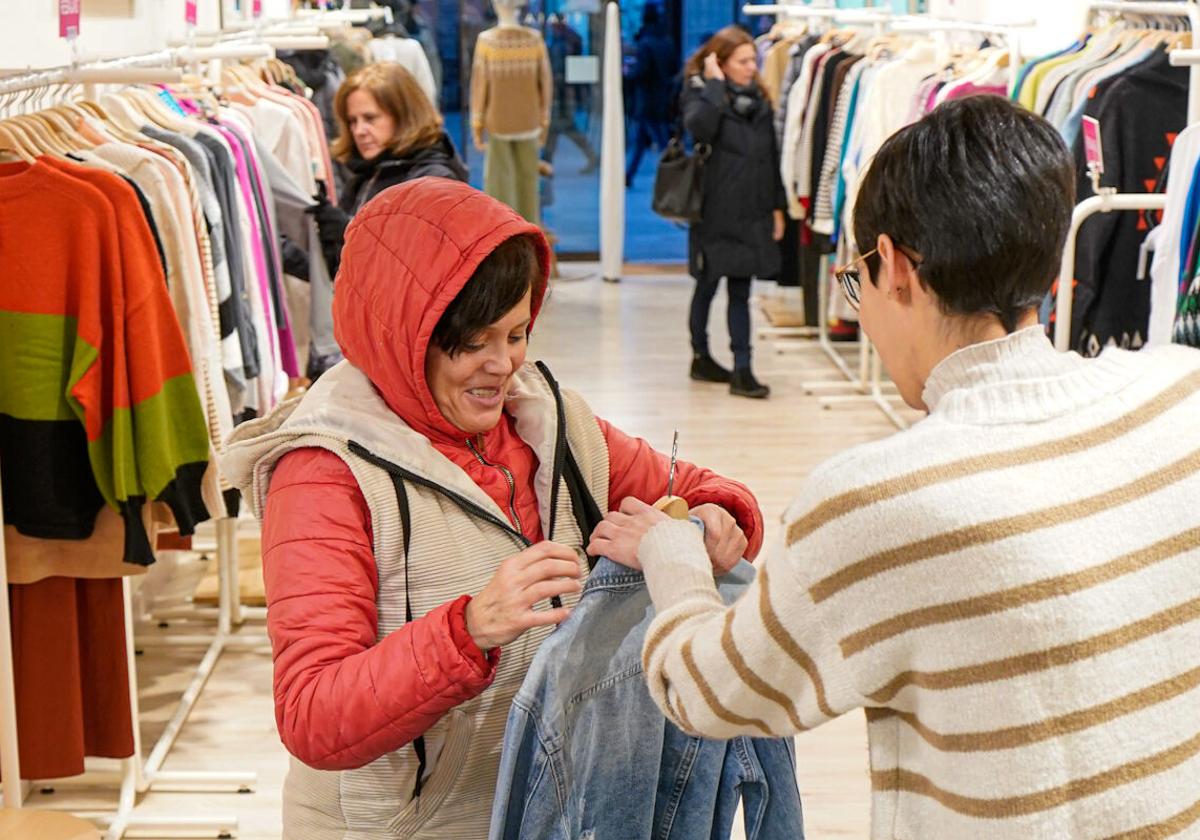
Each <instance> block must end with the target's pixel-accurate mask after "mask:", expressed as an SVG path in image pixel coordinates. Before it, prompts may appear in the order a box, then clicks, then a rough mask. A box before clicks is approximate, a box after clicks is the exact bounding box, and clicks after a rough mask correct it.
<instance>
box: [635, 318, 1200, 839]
mask: <svg viewBox="0 0 1200 840" xmlns="http://www.w3.org/2000/svg"><path fill="white" fill-rule="evenodd" d="M1198 388H1200V353H1197V352H1195V351H1194V350H1190V349H1185V348H1180V347H1169V348H1163V349H1158V350H1152V351H1146V352H1142V353H1128V352H1123V351H1115V350H1113V351H1109V352H1107V353H1105V354H1104V355H1103V356H1102V357H1101V358H1099V359H1098V360H1090V361H1085V360H1083V359H1080V358H1079V357H1078V356H1076V355H1074V354H1070V355H1064V354H1058V353H1056V352H1055V351H1054V350H1053V348H1052V347H1051V346H1050V343H1049V342H1048V341H1047V340H1046V338H1045V336H1044V335H1043V334H1042V332H1041V329H1040V328H1036V327H1035V328H1033V329H1030V330H1026V331H1024V332H1021V333H1017V334H1016V335H1013V336H1009V337H1008V338H1006V339H1002V340H1000V341H997V342H991V343H988V344H982V345H976V346H973V347H969V348H967V349H965V350H962V351H960V352H958V353H956V354H954V355H952V356H951V357H949V358H948V359H946V360H945V361H944V362H943V363H942V364H941V365H940V366H938V368H937V369H936V370H935V371H934V372H933V374H932V376H931V378H930V380H929V382H928V384H927V386H926V390H925V402H926V404H927V405H928V406H929V408H930V409H931V414H930V416H929V418H928V419H927V420H925V421H924V422H922V423H920V424H919V425H918V426H916V427H915V428H913V429H911V430H909V431H907V432H904V433H902V434H898V435H896V436H894V437H892V438H890V439H888V440H884V441H881V442H878V443H875V444H871V445H867V446H863V447H860V448H856V449H854V450H852V451H850V452H848V453H846V454H845V455H843V456H841V457H838V458H835V459H834V460H832V461H830V462H829V463H827V464H826V465H824V466H822V467H820V468H818V469H817V470H816V471H815V472H814V474H813V475H811V476H810V477H809V479H808V481H807V482H806V483H805V485H804V489H803V491H802V492H801V494H800V497H799V499H798V500H797V501H796V502H795V503H794V505H793V506H792V507H791V509H790V510H789V511H788V513H787V515H786V523H787V536H786V543H787V545H786V550H783V551H780V552H777V553H776V554H775V555H774V556H772V557H770V558H769V559H768V560H767V561H766V562H765V563H762V564H761V568H760V571H759V575H758V578H757V580H756V581H755V583H754V585H753V587H752V588H751V589H750V590H749V591H748V592H747V594H746V596H745V597H744V598H743V599H742V600H741V601H740V602H739V603H737V604H736V605H734V606H733V607H731V608H728V609H726V608H725V607H724V605H723V604H722V603H721V600H720V599H719V598H718V597H717V594H716V591H715V589H714V587H713V583H712V576H711V570H710V566H709V563H708V560H707V559H706V557H705V553H704V548H703V545H702V543H701V540H700V539H699V537H698V535H697V532H696V530H695V529H694V528H690V527H688V525H687V523H682V524H680V523H664V524H661V525H658V526H656V527H655V528H654V529H653V530H651V531H650V533H649V534H647V536H646V538H645V539H644V540H643V542H642V545H641V548H640V553H639V556H640V558H641V561H642V563H643V565H644V566H645V569H646V578H647V581H648V584H649V587H650V591H651V594H652V596H653V598H654V602H655V604H656V605H657V607H658V609H659V615H658V618H657V619H656V621H655V623H654V624H653V626H652V627H651V629H650V632H649V634H648V635H647V641H646V646H645V650H644V664H645V669H646V676H647V680H648V682H649V685H650V689H651V692H652V693H653V695H654V697H655V699H656V701H657V702H658V704H659V705H660V706H661V707H662V708H663V710H664V711H665V712H666V713H667V714H668V715H669V716H670V717H671V718H672V719H673V720H674V721H676V722H677V723H679V724H680V725H681V726H682V727H683V728H684V729H686V730H689V731H691V732H698V733H702V734H705V735H708V736H713V737H727V736H730V735H733V734H735V733H748V734H752V735H764V734H768V733H769V734H777V735H784V734H790V733H795V732H800V731H802V730H804V729H810V728H812V727H815V726H818V725H820V724H822V723H824V722H826V721H828V720H831V719H832V718H834V717H837V716H838V715H841V714H844V713H845V712H848V711H850V710H852V709H857V708H865V709H866V716H867V720H868V723H869V725H868V732H869V740H870V752H871V768H872V773H871V777H872V786H873V791H874V793H873V827H872V837H874V838H879V839H880V840H882V838H904V840H910V839H911V838H1021V840H1026V839H1027V838H1100V837H1167V836H1175V835H1178V836H1187V837H1196V836H1198V832H1200V515H1198V514H1197V511H1198V509H1200V422H1198V418H1200V394H1198V393H1197V389H1198Z"/></svg>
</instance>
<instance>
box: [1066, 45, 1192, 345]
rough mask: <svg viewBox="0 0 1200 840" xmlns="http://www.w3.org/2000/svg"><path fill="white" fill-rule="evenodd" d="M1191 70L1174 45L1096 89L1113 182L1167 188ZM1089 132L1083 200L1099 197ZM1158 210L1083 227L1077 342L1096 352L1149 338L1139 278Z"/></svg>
mask: <svg viewBox="0 0 1200 840" xmlns="http://www.w3.org/2000/svg"><path fill="white" fill-rule="evenodd" d="M1187 82H1188V70H1187V68H1186V67H1172V66H1171V65H1170V61H1169V59H1168V57H1167V53H1166V50H1159V51H1158V52H1156V54H1155V55H1154V56H1152V57H1151V58H1149V59H1147V60H1146V61H1144V62H1142V63H1141V64H1139V65H1138V66H1137V67H1135V68H1133V69H1132V70H1130V71H1129V72H1128V73H1125V74H1122V75H1120V76H1116V77H1114V78H1112V79H1109V80H1108V81H1105V82H1102V83H1100V84H1099V85H1097V86H1096V88H1095V89H1094V95H1093V96H1092V98H1091V100H1090V101H1089V104H1088V106H1087V109H1086V111H1085V114H1086V115H1087V116H1090V117H1095V118H1096V119H1097V120H1099V121H1100V132H1101V135H1102V137H1103V140H1104V144H1103V145H1104V177H1103V178H1102V181H1101V182H1102V183H1103V184H1104V185H1105V186H1112V187H1116V188H1117V189H1118V190H1119V191H1121V192H1126V193H1144V192H1162V189H1163V186H1164V185H1165V182H1166V178H1165V175H1166V164H1167V160H1168V159H1169V157H1170V154H1171V145H1172V144H1173V143H1174V142H1175V137H1176V136H1177V135H1178V133H1179V132H1181V131H1183V129H1184V128H1185V127H1186V126H1187V100H1188V89H1187ZM1085 158H1086V155H1085V153H1084V146H1083V139H1082V136H1081V137H1079V138H1077V139H1076V141H1075V164H1076V169H1077V171H1078V175H1079V177H1078V189H1077V194H1078V196H1079V200H1080V201H1082V200H1084V199H1085V198H1088V197H1090V196H1092V195H1093V191H1092V183H1091V179H1090V178H1089V177H1088V175H1087V162H1086V160H1085ZM1157 215H1158V214H1156V213H1154V212H1151V211H1146V210H1139V211H1136V212H1123V213H1098V214H1096V215H1095V216H1094V217H1092V218H1090V219H1088V220H1087V222H1086V223H1085V224H1084V225H1083V226H1082V227H1081V228H1080V229H1079V239H1078V240H1077V242H1076V246H1075V253H1076V258H1075V284H1076V285H1075V302H1074V303H1075V305H1074V308H1073V309H1072V323H1071V347H1072V349H1075V350H1078V351H1079V352H1081V353H1083V354H1084V355H1087V356H1095V355H1096V354H1098V353H1099V352H1100V351H1101V350H1103V349H1104V348H1105V347H1107V346H1109V345H1111V344H1115V345H1117V346H1120V347H1125V348H1130V349H1134V350H1136V349H1137V348H1139V347H1141V346H1142V345H1143V344H1145V343H1146V336H1147V333H1148V332H1149V324H1150V284H1149V283H1145V282H1142V281H1141V280H1138V279H1137V276H1138V262H1139V260H1140V256H1141V246H1142V243H1143V242H1144V241H1145V239H1146V234H1147V233H1149V231H1150V229H1151V228H1152V227H1153V226H1154V224H1155V223H1156V222H1157V221H1158V219H1157V218H1156V217H1157Z"/></svg>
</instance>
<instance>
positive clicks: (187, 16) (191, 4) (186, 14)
mask: <svg viewBox="0 0 1200 840" xmlns="http://www.w3.org/2000/svg"><path fill="white" fill-rule="evenodd" d="M183 19H184V22H185V23H187V25H188V26H195V25H196V0H186V2H184V4H183Z"/></svg>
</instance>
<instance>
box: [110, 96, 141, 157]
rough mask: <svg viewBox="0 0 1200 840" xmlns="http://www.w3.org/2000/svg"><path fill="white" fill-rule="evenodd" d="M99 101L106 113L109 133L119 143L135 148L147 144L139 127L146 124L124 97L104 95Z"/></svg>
mask: <svg viewBox="0 0 1200 840" xmlns="http://www.w3.org/2000/svg"><path fill="white" fill-rule="evenodd" d="M100 100H101V102H103V103H104V107H105V109H106V110H107V112H108V124H109V125H110V126H111V127H112V128H111V129H110V133H111V134H113V135H114V136H115V137H116V138H117V139H118V141H119V142H122V143H131V144H133V145H135V146H138V145H141V144H143V143H146V142H148V140H149V138H147V137H146V136H145V135H143V134H142V133H141V127H142V126H143V125H145V122H146V120H145V117H143V116H141V115H140V114H139V113H138V111H137V110H136V109H135V108H134V107H133V105H131V104H130V103H129V102H128V101H127V100H126V99H125V98H124V97H121V96H119V95H117V94H115V93H106V94H103V95H102V96H101V97H100Z"/></svg>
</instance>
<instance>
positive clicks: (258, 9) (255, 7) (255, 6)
mask: <svg viewBox="0 0 1200 840" xmlns="http://www.w3.org/2000/svg"><path fill="white" fill-rule="evenodd" d="M250 15H251V16H252V17H254V18H260V17H262V0H254V2H252V3H251V4H250Z"/></svg>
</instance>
